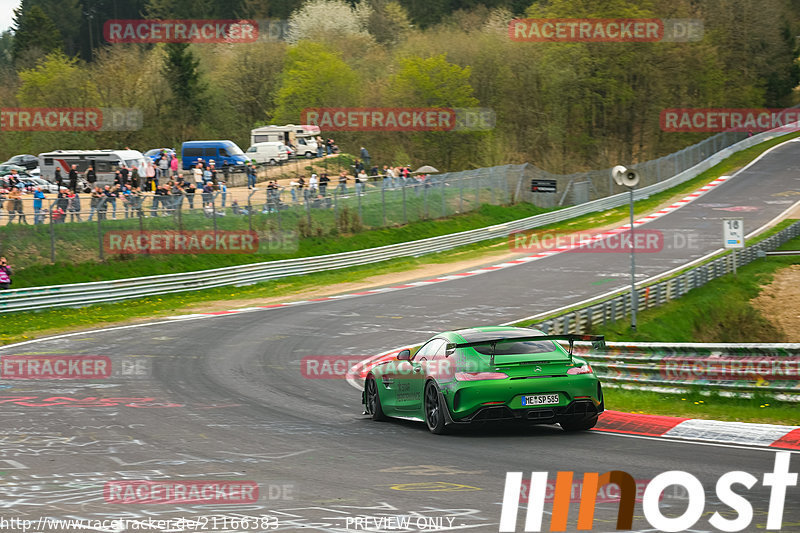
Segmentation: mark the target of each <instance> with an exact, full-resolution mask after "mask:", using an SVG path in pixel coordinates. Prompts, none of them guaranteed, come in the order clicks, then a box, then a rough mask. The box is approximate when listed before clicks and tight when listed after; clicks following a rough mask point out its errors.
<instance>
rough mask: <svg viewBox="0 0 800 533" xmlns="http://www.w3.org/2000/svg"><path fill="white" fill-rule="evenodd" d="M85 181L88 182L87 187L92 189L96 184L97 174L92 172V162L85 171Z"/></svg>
mask: <svg viewBox="0 0 800 533" xmlns="http://www.w3.org/2000/svg"><path fill="white" fill-rule="evenodd" d="M86 181H87V182H89V187H94V184H95V183H96V182H97V173H96V172H95V171H94V161H93V162H92V164H91V165H89V168H88V169H86Z"/></svg>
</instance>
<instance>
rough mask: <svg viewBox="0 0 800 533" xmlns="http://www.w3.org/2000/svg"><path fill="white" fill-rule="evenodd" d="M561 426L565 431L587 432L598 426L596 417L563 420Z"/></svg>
mask: <svg viewBox="0 0 800 533" xmlns="http://www.w3.org/2000/svg"><path fill="white" fill-rule="evenodd" d="M559 424H561V427H562V428H563V429H564V431H586V430H587V429H592V428H593V427H594V426H595V425H597V417H596V416H594V417H592V418H584V419H582V420H570V421H566V420H563V421H561V422H559Z"/></svg>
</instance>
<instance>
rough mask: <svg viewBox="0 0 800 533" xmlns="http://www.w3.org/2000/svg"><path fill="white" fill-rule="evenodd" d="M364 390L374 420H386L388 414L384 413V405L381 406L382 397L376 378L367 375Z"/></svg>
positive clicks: (368, 410) (368, 409) (369, 412)
mask: <svg viewBox="0 0 800 533" xmlns="http://www.w3.org/2000/svg"><path fill="white" fill-rule="evenodd" d="M364 392H365V397H366V404H367V405H366V407H367V413H368V414H369V415H370V417H371V418H372V419H373V420H386V415H385V414H383V407H381V397H380V395H379V394H378V384H377V383H376V382H375V378H374V377H372V376H367V380H366V381H365V382H364Z"/></svg>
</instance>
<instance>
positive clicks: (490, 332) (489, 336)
mask: <svg viewBox="0 0 800 533" xmlns="http://www.w3.org/2000/svg"><path fill="white" fill-rule="evenodd" d="M447 333H450V334H453V335H457V336H458V337H461V339H463V341H464V342H480V341H491V340H496V339H511V338H514V337H532V336H535V335H544V333H543V332H542V331H540V330H538V329H532V328H515V327H513V326H481V327H476V328H467V329H458V330H455V331H451V332H447Z"/></svg>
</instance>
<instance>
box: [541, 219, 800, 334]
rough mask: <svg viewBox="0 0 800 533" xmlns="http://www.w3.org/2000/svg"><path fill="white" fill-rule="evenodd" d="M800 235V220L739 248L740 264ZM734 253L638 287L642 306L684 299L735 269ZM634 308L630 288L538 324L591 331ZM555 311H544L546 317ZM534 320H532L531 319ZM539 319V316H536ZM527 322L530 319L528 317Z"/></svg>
mask: <svg viewBox="0 0 800 533" xmlns="http://www.w3.org/2000/svg"><path fill="white" fill-rule="evenodd" d="M798 235H800V222H795V223H794V224H792V225H791V226H789V227H788V228H785V229H783V230H781V231H779V232H778V233H776V234H775V235H772V236H770V237H767V238H766V239H764V240H763V241H759V242H758V243H756V244H753V245H752V246H748V247H747V248H745V249H744V250H741V251H737V253H736V264H737V265H746V264H747V263H750V262H751V261H754V260H755V259H757V258H758V257H760V256H761V255H762V254H763V253H765V252H766V251H768V250H774V249H775V248H777V247H779V246H780V245H781V244H783V243H784V242H786V241H788V240H790V239H793V238H795V237H797V236H798ZM733 260H734V259H733V254H727V255H723V256H721V257H718V258H716V259H714V260H712V261H709V262H708V263H706V264H703V265H700V266H697V267H694V268H691V269H689V270H686V271H684V272H683V273H681V274H680V275H678V276H675V277H674V278H670V279H667V280H664V281H661V282H658V283H654V284H652V285H647V286H645V287H637V288H636V293H637V295H638V297H637V302H638V308H639V309H649V308H651V307H655V306H658V305H662V304H664V303H666V302H668V301H670V300H674V299H676V298H680V297H681V296H683V295H684V294H686V293H687V292H689V291H690V290H692V289H694V288H696V287H700V286H702V285H705V284H706V283H708V282H709V281H711V280H713V279H716V278H718V277H720V276H724V275H725V274H729V273H731V272H733ZM630 310H631V293H630V290H628V291H627V292H624V293H622V294H619V295H617V296H615V297H613V298H610V299H608V300H605V301H602V302H599V303H596V304H593V305H589V306H587V307H584V308H582V309H576V310H573V311H569V312H565V313H563V314H561V315H559V316H557V317H551V318H548V319H547V320H543V321H540V322H536V323H535V326H534V327H536V328H538V329H541V330H542V331H545V332H547V333H549V334H551V335H559V334H566V333H584V332H589V331H590V330H591V329H592V326H594V325H601V324H602V325H603V326H605V325H606V324H608V323H609V322H614V321H617V320H622V319H624V318H625V317H626V316H627V315H628V314H630ZM548 314H552V313H542V314H541V315H540V316H542V317H544V316H547V315H548ZM529 320H530V319H529ZM533 320H534V321H535V320H536V317H533ZM526 322H527V320H526Z"/></svg>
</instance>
